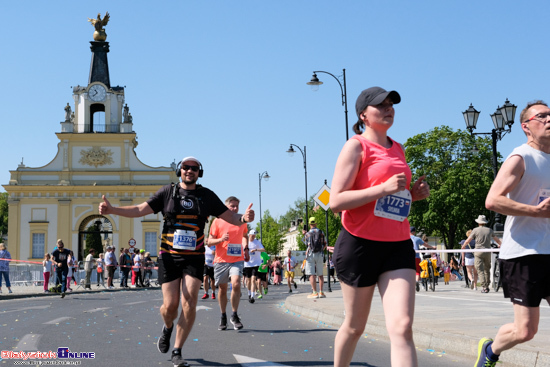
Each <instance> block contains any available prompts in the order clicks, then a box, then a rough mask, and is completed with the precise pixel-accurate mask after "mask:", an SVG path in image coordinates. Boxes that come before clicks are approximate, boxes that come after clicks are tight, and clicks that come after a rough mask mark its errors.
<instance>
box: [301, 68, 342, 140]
mask: <svg viewBox="0 0 550 367" xmlns="http://www.w3.org/2000/svg"><path fill="white" fill-rule="evenodd" d="M317 73H325V74H328V75H330V76H332V77H333V78H334V79H336V81H337V82H338V84H339V85H340V91H341V92H342V106H344V113H345V115H346V141H347V140H348V139H349V134H348V98H347V95H346V69H342V79H343V81H344V85H343V86H342V83H340V79H339V78H338V77H336V76H334V75H333V74H331V73H329V72H327V71H321V70H318V71H314V72H313V76H312V77H311V80H310V81H309V82H308V83H306V84H307V85H310V86H311V90H313V91H317V90H319V86H320V85H321V84H323V82H322V81H320V80H319V79H318V78H317Z"/></svg>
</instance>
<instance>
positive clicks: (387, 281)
mask: <svg viewBox="0 0 550 367" xmlns="http://www.w3.org/2000/svg"><path fill="white" fill-rule="evenodd" d="M400 101H401V97H400V96H399V93H397V92H396V91H390V92H387V91H386V90H384V89H382V88H380V87H372V88H369V89H366V90H364V91H363V92H361V94H360V95H359V97H358V98H357V102H356V104H355V110H356V112H357V116H358V118H359V120H358V121H357V123H356V124H355V125H354V126H353V129H354V131H355V133H356V134H357V135H355V136H353V137H352V138H351V139H349V140H348V141H347V142H346V143H345V144H344V147H343V148H342V151H341V153H340V156H339V157H338V160H337V162H336V168H335V169H334V176H333V179H332V189H331V194H330V207H331V209H332V210H333V211H334V212H335V213H337V212H342V226H343V228H342V230H341V231H340V235H339V237H338V240H337V242H336V245H335V246H334V260H335V261H334V264H335V267H336V273H337V274H338V279H339V280H340V284H341V287H342V294H343V297H344V307H345V312H346V313H345V319H344V322H343V324H342V326H341V327H340V329H339V330H338V333H337V334H336V339H335V347H334V366H336V367H341V366H349V365H350V363H351V360H352V358H353V353H354V351H355V348H356V346H357V342H358V340H359V338H360V337H361V335H362V334H363V330H364V329H365V324H366V322H367V319H368V316H369V309H370V307H369V306H368V305H370V303H371V302H372V298H373V294H374V291H375V288H376V286H377V288H378V291H379V292H380V295H381V298H382V303H383V306H384V311H385V312H384V314H385V318H386V328H387V330H388V334H389V338H390V342H391V362H392V366H398V365H399V366H404V367H408V366H417V365H418V361H417V356H416V348H415V345H414V339H413V331H412V324H413V318H414V299H415V268H416V267H415V260H414V258H415V254H414V250H413V243H412V241H411V238H410V225H409V222H408V220H407V216H408V214H409V213H408V212H409V209H410V206H411V204H412V202H413V201H416V200H421V199H425V198H426V197H428V196H429V186H428V184H427V183H426V182H424V178H425V177H424V176H421V177H420V178H419V179H418V180H417V181H416V182H415V183H414V184H413V185H411V179H412V174H411V170H410V168H409V166H408V165H407V161H406V159H405V149H404V147H403V146H402V145H401V144H399V143H397V142H396V141H394V140H392V139H391V138H389V137H388V135H387V132H388V130H389V128H390V127H391V126H392V125H393V123H394V114H395V110H394V108H393V105H394V104H397V103H399V102H400ZM409 190H410V191H409Z"/></svg>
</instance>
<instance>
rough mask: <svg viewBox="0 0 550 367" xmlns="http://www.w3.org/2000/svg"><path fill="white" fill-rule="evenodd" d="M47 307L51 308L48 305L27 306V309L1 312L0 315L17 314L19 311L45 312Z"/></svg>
mask: <svg viewBox="0 0 550 367" xmlns="http://www.w3.org/2000/svg"><path fill="white" fill-rule="evenodd" d="M49 307H51V306H50V305H46V306H29V307H23V308H18V309H17V310H9V311H2V312H1V313H8V312H19V311H25V310H45V309H46V308H49Z"/></svg>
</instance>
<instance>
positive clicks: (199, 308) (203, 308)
mask: <svg viewBox="0 0 550 367" xmlns="http://www.w3.org/2000/svg"><path fill="white" fill-rule="evenodd" d="M211 309H212V307H206V306H197V308H196V309H195V310H196V311H198V310H211Z"/></svg>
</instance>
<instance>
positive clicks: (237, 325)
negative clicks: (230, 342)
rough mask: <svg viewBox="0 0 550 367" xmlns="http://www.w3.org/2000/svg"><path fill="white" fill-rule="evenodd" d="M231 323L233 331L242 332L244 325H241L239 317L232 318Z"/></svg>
mask: <svg viewBox="0 0 550 367" xmlns="http://www.w3.org/2000/svg"><path fill="white" fill-rule="evenodd" d="M231 323H232V324H233V329H235V330H241V329H242V328H243V324H242V323H241V319H239V316H238V315H235V316H231Z"/></svg>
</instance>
